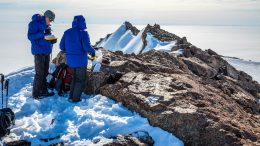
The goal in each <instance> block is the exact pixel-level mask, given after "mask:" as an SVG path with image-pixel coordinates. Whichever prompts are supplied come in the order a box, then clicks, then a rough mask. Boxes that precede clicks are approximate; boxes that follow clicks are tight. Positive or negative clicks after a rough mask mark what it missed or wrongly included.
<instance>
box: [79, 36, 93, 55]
mask: <svg viewBox="0 0 260 146" xmlns="http://www.w3.org/2000/svg"><path fill="white" fill-rule="evenodd" d="M82 33H83V34H82V45H83V48H84V50H85V52H87V53H89V54H91V55H92V56H95V50H94V49H93V48H92V46H91V43H90V38H89V35H88V32H87V31H82Z"/></svg>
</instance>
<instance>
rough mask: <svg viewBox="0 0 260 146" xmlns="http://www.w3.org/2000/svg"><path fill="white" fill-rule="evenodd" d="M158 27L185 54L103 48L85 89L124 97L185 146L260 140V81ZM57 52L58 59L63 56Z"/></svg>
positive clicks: (248, 143) (252, 143)
mask: <svg viewBox="0 0 260 146" xmlns="http://www.w3.org/2000/svg"><path fill="white" fill-rule="evenodd" d="M154 27H155V28H154V29H155V30H158V31H156V32H158V33H157V34H156V35H155V37H156V36H157V37H158V39H160V40H167V41H169V40H170V39H176V38H178V40H179V42H178V43H179V45H180V46H181V47H183V49H184V54H183V57H177V58H176V57H175V56H174V55H173V54H168V53H162V52H157V51H150V52H147V53H144V54H139V55H134V54H131V55H129V54H128V55H124V54H123V53H122V52H120V51H117V52H114V53H113V52H109V51H106V50H103V55H104V57H103V58H104V59H103V63H102V68H101V72H100V73H98V74H96V75H93V76H95V77H94V78H90V79H89V80H92V81H89V82H88V84H89V85H88V87H87V88H86V92H87V93H93V90H94V89H95V93H101V94H102V95H104V96H108V97H111V98H112V99H114V100H116V101H119V102H122V103H123V104H124V105H125V106H126V107H127V108H129V109H130V110H132V111H135V112H138V113H140V114H141V115H142V116H144V117H146V118H148V119H149V122H150V124H152V125H153V126H158V127H161V128H162V129H164V130H166V131H169V132H171V133H173V134H174V135H176V136H177V137H179V138H180V139H181V140H183V141H184V142H185V145H243V144H245V145H260V105H259V103H258V102H257V100H258V98H260V97H259V95H260V85H259V84H258V83H257V82H256V81H253V80H252V77H251V76H249V75H247V74H246V73H245V72H242V71H238V70H236V69H235V68H234V67H232V66H231V65H230V64H228V62H227V61H225V60H224V59H222V58H221V56H220V55H218V54H217V53H215V52H214V51H212V50H206V51H203V50H201V49H199V48H197V47H195V46H192V45H190V44H189V43H188V42H187V40H186V39H185V38H182V39H181V38H179V37H177V36H175V35H173V34H170V33H165V32H164V31H163V30H161V29H160V27H159V26H157V25H155V26H154ZM152 32H153V31H152ZM153 33H154V34H155V32H153ZM166 34H167V35H166ZM159 36H161V37H159ZM173 37H174V38H173ZM58 56H60V57H61V58H57V59H55V63H56V64H59V63H60V62H59V61H61V60H63V61H64V58H62V56H63V55H58ZM57 60H58V61H57ZM116 72H120V73H121V74H122V77H121V76H120V77H119V78H116V77H114V76H115V74H116ZM94 79H95V80H94ZM110 80H113V82H111V81H110ZM108 81H109V82H108ZM93 84H95V88H93ZM91 88H93V89H91Z"/></svg>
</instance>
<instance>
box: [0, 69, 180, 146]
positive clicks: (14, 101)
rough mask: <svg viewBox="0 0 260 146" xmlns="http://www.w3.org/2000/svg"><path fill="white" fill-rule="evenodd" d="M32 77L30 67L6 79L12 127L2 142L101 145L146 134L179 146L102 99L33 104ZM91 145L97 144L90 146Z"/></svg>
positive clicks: (144, 121) (142, 120)
mask: <svg viewBox="0 0 260 146" xmlns="http://www.w3.org/2000/svg"><path fill="white" fill-rule="evenodd" d="M33 76H34V69H33V68H32V67H29V68H25V69H23V70H20V71H17V72H14V73H11V74H9V75H8V76H7V78H9V79H10V98H9V107H11V108H12V109H13V111H14V112H15V114H16V124H15V126H14V127H13V128H12V130H11V134H10V135H9V136H8V137H5V138H4V139H3V141H8V140H15V139H24V140H29V141H31V142H32V145H48V144H50V143H54V142H60V141H64V142H65V143H66V144H67V145H102V144H104V143H107V142H109V141H111V139H110V137H111V136H115V135H117V134H130V133H133V132H136V131H147V132H148V133H149V135H151V136H152V138H153V139H154V140H155V145H156V146H161V145H163V146H172V145H174V146H182V145H183V142H182V141H180V140H179V139H177V138H176V137H175V136H173V135H172V134H170V133H168V132H166V131H163V130H162V129H160V128H157V127H152V126H150V125H149V123H148V121H147V119H145V118H142V117H141V116H140V115H139V114H137V113H132V112H131V111H129V110H127V109H126V108H125V107H124V106H123V105H122V104H121V103H117V102H115V101H113V100H111V99H109V98H107V97H104V96H102V95H97V96H94V97H93V96H87V95H84V96H83V100H82V102H80V103H77V104H75V103H70V102H68V100H67V98H66V97H60V96H57V95H56V96H53V97H49V98H45V99H42V100H34V99H32V97H31V92H32V81H33ZM42 138H43V139H45V138H54V139H53V140H51V141H49V142H47V143H46V142H43V141H41V140H40V139H42ZM93 141H100V142H98V143H96V144H94V143H93Z"/></svg>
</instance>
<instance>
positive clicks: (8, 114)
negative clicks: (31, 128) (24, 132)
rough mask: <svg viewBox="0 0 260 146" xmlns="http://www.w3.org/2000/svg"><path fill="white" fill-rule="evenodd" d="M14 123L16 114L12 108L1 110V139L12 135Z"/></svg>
mask: <svg viewBox="0 0 260 146" xmlns="http://www.w3.org/2000/svg"><path fill="white" fill-rule="evenodd" d="M14 123H15V114H14V112H13V111H12V110H11V109H10V108H4V109H0V138H1V137H4V136H5V135H8V134H10V127H11V125H14Z"/></svg>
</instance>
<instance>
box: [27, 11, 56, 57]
mask: <svg viewBox="0 0 260 146" xmlns="http://www.w3.org/2000/svg"><path fill="white" fill-rule="evenodd" d="M47 27H48V26H47V25H46V22H45V17H44V16H41V15H40V14H35V15H33V16H32V21H31V22H30V23H29V25H28V33H27V37H28V39H29V40H30V41H31V44H32V46H31V51H32V54H33V55H36V54H46V55H48V54H50V53H51V51H52V47H53V45H52V44H51V42H50V41H47V40H45V39H44V32H45V29H46V28H47Z"/></svg>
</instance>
